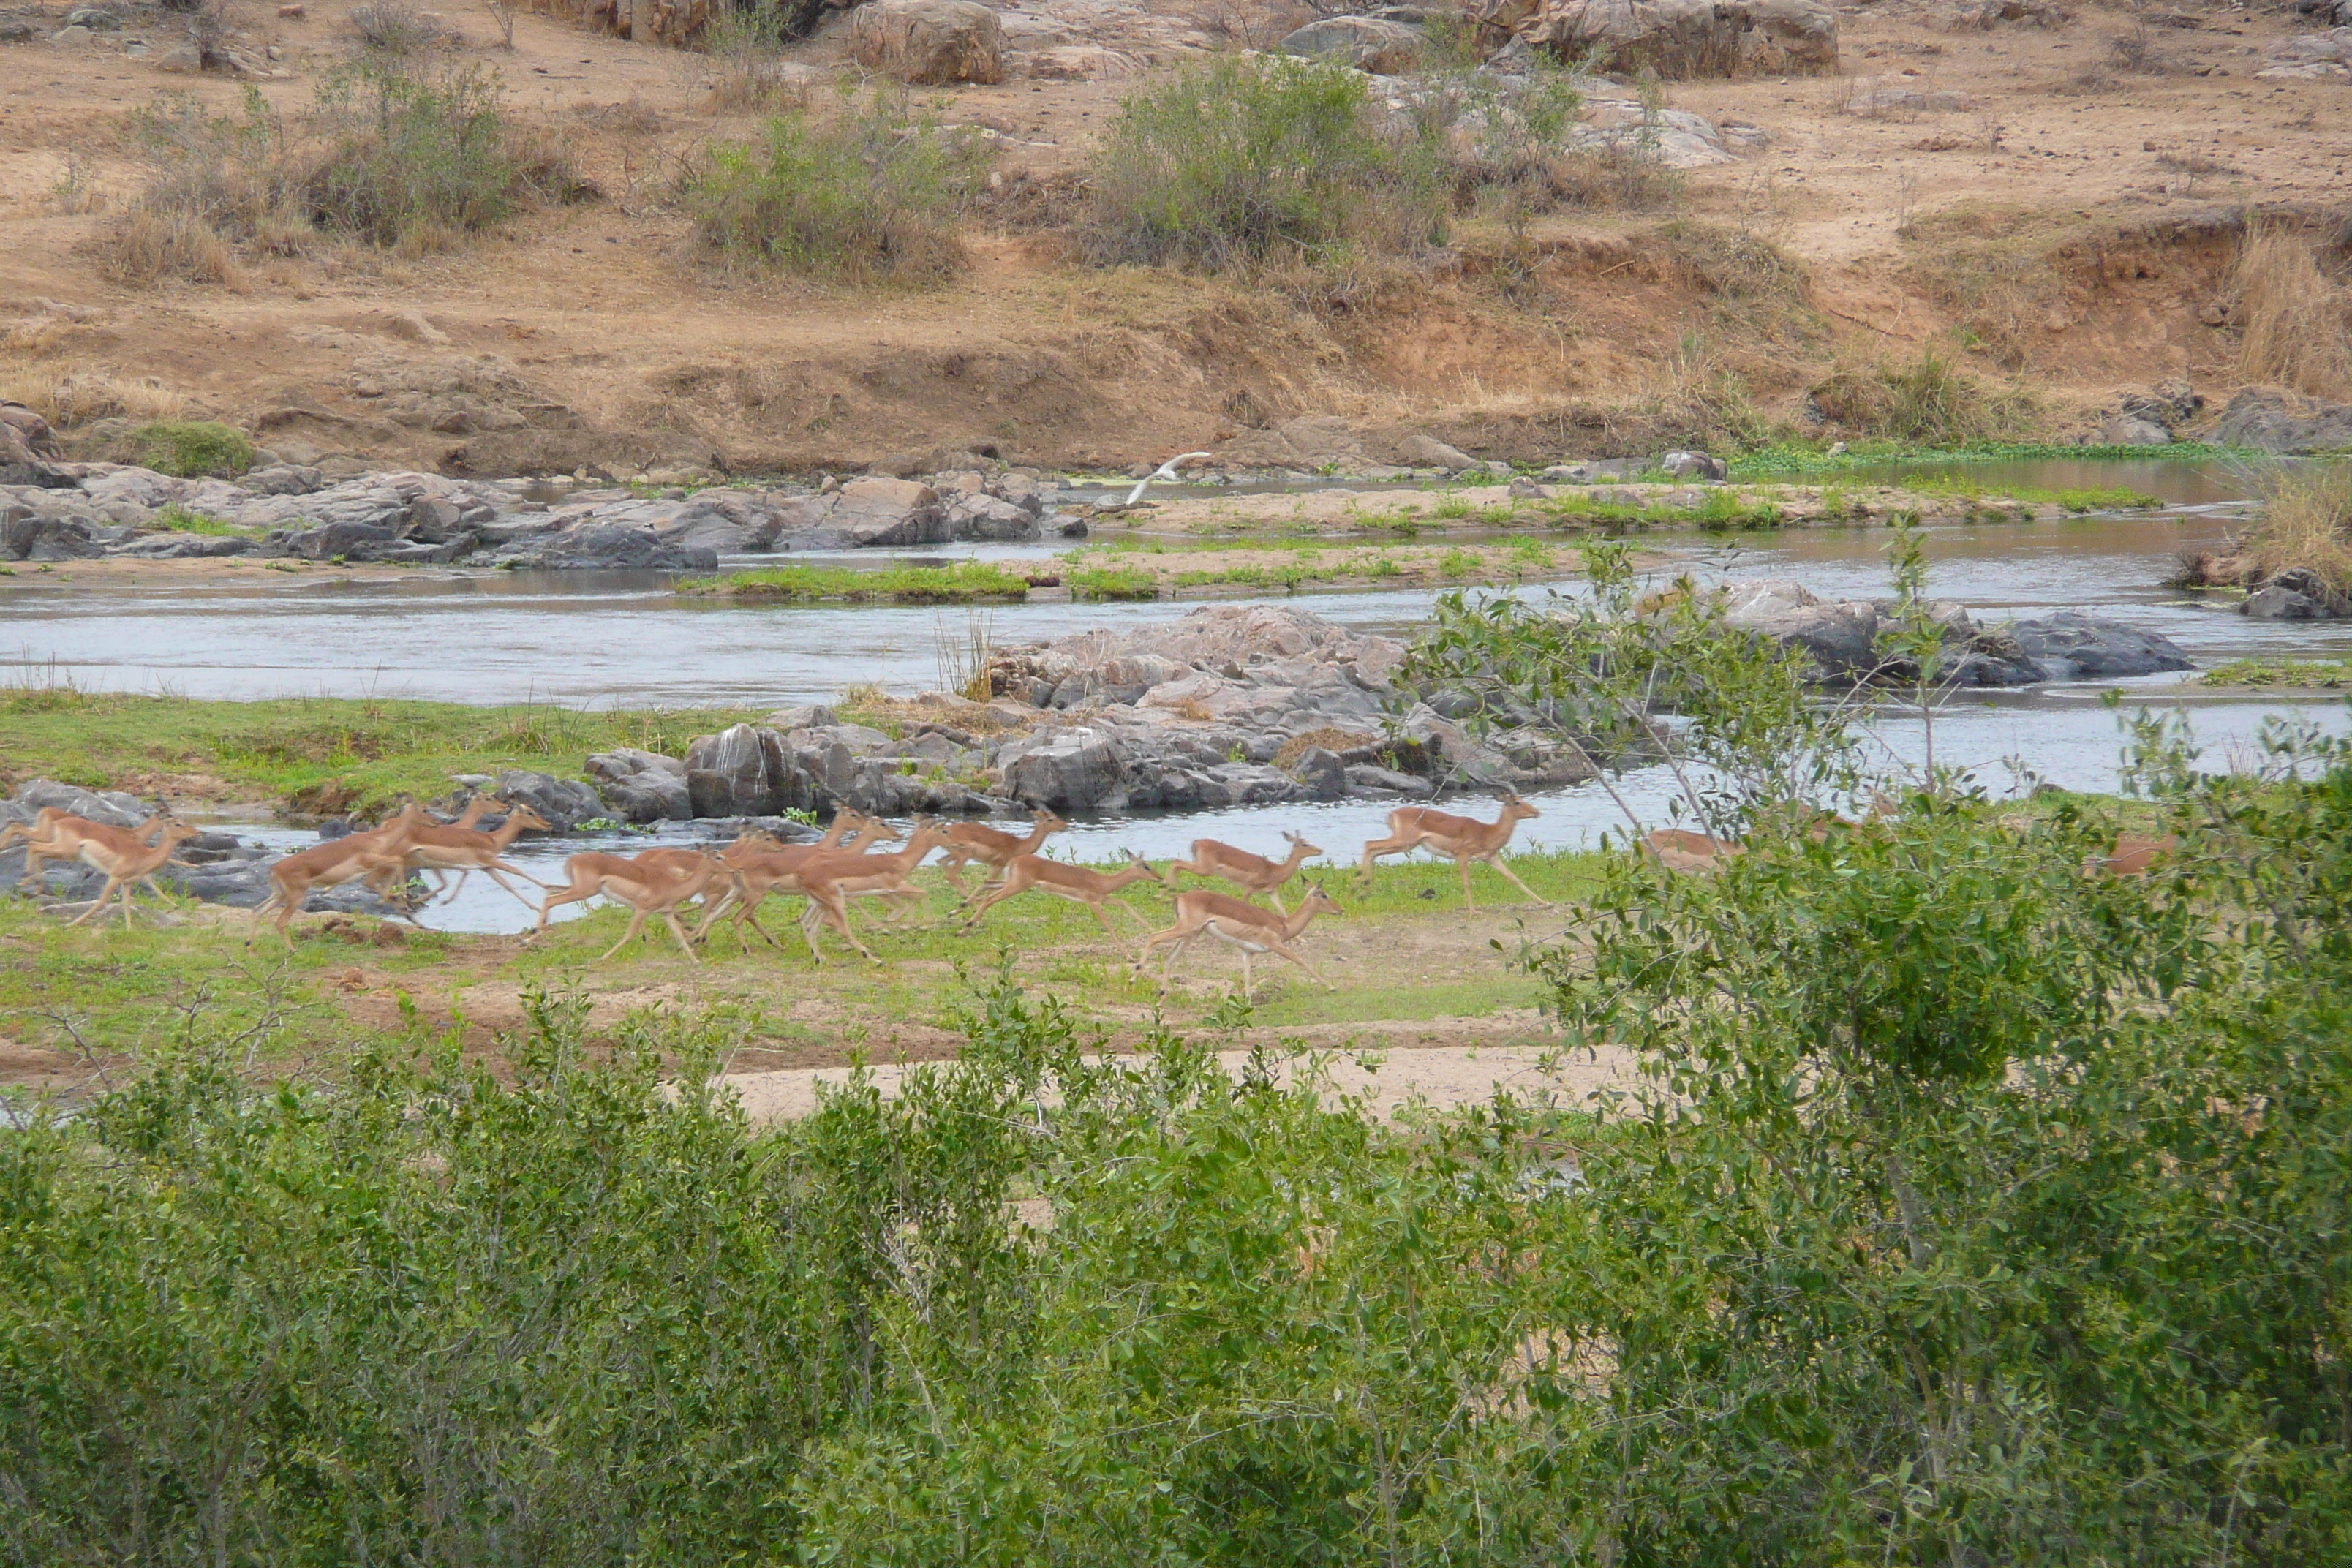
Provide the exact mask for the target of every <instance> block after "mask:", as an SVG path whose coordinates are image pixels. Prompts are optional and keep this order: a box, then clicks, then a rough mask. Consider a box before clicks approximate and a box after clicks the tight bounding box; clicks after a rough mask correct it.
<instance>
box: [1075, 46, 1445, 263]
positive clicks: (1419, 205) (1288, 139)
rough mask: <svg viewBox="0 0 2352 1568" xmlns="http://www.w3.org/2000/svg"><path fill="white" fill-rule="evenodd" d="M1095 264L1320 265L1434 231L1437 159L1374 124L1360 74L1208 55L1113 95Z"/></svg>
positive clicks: (1434, 239)
mask: <svg viewBox="0 0 2352 1568" xmlns="http://www.w3.org/2000/svg"><path fill="white" fill-rule="evenodd" d="M1093 179H1094V187H1095V188H1094V205H1093V214H1092V216H1091V219H1090V221H1089V224H1088V227H1087V236H1086V243H1087V248H1088V250H1089V252H1090V253H1091V255H1092V256H1093V257H1094V258H1095V259H1096V260H1097V261H1098V262H1104V263H1117V262H1145V263H1151V264H1159V265H1181V266H1189V267H1200V268H1207V269H1210V270H1222V269H1224V268H1238V267H1252V266H1258V265H1264V264H1266V263H1287V262H1295V261H1304V262H1307V263H1308V264H1316V265H1319V264H1325V263H1329V262H1333V261H1337V260H1340V259H1343V258H1348V257H1351V256H1362V255H1375V256H1376V255H1391V254H1410V253H1412V252H1414V251H1417V250H1420V249H1423V248H1424V247H1428V246H1431V245H1434V244H1438V243H1442V241H1443V239H1444V227H1445V192H1444V188H1443V186H1444V181H1443V178H1442V170H1441V165H1440V163H1439V161H1438V159H1437V158H1436V157H1435V156H1434V155H1433V153H1431V152H1430V151H1429V150H1428V149H1427V148H1426V147H1425V146H1424V145H1423V142H1422V141H1421V140H1420V139H1418V138H1416V137H1413V136H1412V135H1410V134H1405V135H1384V134H1382V133H1381V131H1380V130H1379V129H1377V128H1376V126H1375V124H1374V122H1373V119H1372V113H1371V105H1370V94H1369V91H1368V89H1367V88H1366V86H1365V79H1364V78H1363V77H1361V76H1360V75H1358V74H1356V73H1354V72H1350V71H1345V70H1340V69H1337V68H1332V67H1329V66H1325V65H1320V64H1317V63H1315V62H1312V61H1307V60H1299V59H1292V58H1267V59H1257V60H1241V59H1220V60H1218V61H1216V62H1215V63H1213V64H1212V65H1209V66H1206V67H1203V68H1197V69H1192V70H1187V71H1185V72H1183V73H1182V74H1181V75H1179V76H1177V77H1176V78H1174V79H1171V80H1170V81H1167V82H1164V83H1161V84H1160V85H1159V86H1156V87H1152V88H1149V89H1145V90H1143V91H1141V92H1139V93H1136V94H1134V95H1133V96H1131V97H1129V98H1128V99H1127V100H1124V101H1123V102H1122V103H1121V105H1120V109H1119V117H1118V120H1116V121H1113V122H1112V124H1111V126H1110V128H1109V130H1108V132H1107V133H1106V134H1105V136H1104V139H1103V143H1102V146H1101V148H1100V149H1099V150H1098V151H1097V153H1096V154H1095V159H1094V163H1093Z"/></svg>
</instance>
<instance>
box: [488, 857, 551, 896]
mask: <svg viewBox="0 0 2352 1568" xmlns="http://www.w3.org/2000/svg"><path fill="white" fill-rule="evenodd" d="M483 869H484V870H486V871H488V870H497V871H504V872H505V873H506V874H507V875H508V876H509V877H520V878H521V879H523V880H524V881H526V882H529V883H530V884H531V885H532V886H533V887H536V888H543V889H548V890H549V891H553V890H554V888H555V884H554V883H553V882H542V881H541V880H540V879H538V878H536V877H534V876H532V875H531V874H530V872H528V871H526V870H524V869H523V868H521V867H520V866H518V865H516V864H515V863H514V862H513V861H511V860H493V861H491V862H490V863H489V865H488V866H486V867H484V868H483Z"/></svg>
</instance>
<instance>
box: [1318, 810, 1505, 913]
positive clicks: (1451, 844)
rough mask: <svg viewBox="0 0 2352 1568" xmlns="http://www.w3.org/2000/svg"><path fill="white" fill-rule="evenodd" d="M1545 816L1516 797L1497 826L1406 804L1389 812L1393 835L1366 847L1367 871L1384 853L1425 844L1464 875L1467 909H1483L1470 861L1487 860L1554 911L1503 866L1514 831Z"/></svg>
mask: <svg viewBox="0 0 2352 1568" xmlns="http://www.w3.org/2000/svg"><path fill="white" fill-rule="evenodd" d="M1541 815H1543V814H1542V813H1541V812H1538V810H1536V808H1535V807H1534V806H1532V805H1528V803H1527V802H1526V801H1524V800H1521V799H1520V798H1519V797H1518V796H1517V795H1505V796H1504V797H1503V811H1502V815H1501V816H1499V817H1497V818H1496V820H1494V821H1493V822H1480V821H1478V820H1477V819H1476V818H1475V817H1469V816H1454V814H1453V813H1452V812H1449V811H1438V810H1435V809H1433V808H1432V807H1430V806H1426V805H1401V806H1399V807H1397V809H1396V810H1394V811H1391V812H1390V813H1389V836H1388V837H1386V838H1375V839H1373V840H1372V841H1371V842H1370V843H1369V844H1367V845H1365V846H1364V866H1363V868H1364V872H1365V874H1366V875H1370V872H1371V869H1372V862H1373V861H1375V860H1377V859H1379V858H1381V856H1383V855H1402V854H1404V853H1406V852H1407V851H1409V850H1413V849H1419V848H1421V847H1424V846H1426V847H1429V848H1431V849H1433V850H1435V851H1436V852H1437V853H1438V854H1440V855H1445V856H1450V857H1451V858H1453V861H1454V866H1455V867H1456V868H1458V869H1459V870H1460V871H1461V873H1462V902H1463V905H1464V907H1465V908H1466V909H1470V910H1475V909H1476V908H1477V907H1478V904H1477V900H1475V899H1473V898H1472V897H1471V896H1470V863H1471V862H1472V861H1474V860H1483V861H1485V862H1486V864H1487V865H1489V866H1492V867H1493V868H1495V869H1496V870H1497V871H1500V872H1501V873H1502V874H1503V875H1504V876H1505V877H1506V878H1507V879H1509V881H1510V884H1511V886H1513V887H1514V888H1517V889H1518V890H1519V891H1521V892H1522V893H1525V894H1526V895H1527V896H1528V897H1529V898H1531V899H1533V900H1535V901H1536V902H1538V903H1539V904H1541V905H1543V906H1544V907H1545V908H1546V909H1549V908H1550V907H1551V900H1549V899H1547V898H1545V897H1544V896H1543V895H1542V894H1540V893H1538V892H1537V891H1536V890H1535V889H1533V888H1530V887H1528V885H1527V884H1526V883H1525V882H1522V881H1520V880H1519V879H1518V874H1517V872H1515V871H1513V870H1512V869H1511V868H1509V867H1508V866H1506V865H1504V864H1503V850H1504V848H1505V847H1507V846H1508V845H1509V843H1510V842H1511V834H1512V833H1513V831H1515V830H1516V829H1517V826H1518V825H1519V824H1520V823H1522V822H1525V821H1527V820H1528V818H1529V817H1533V816H1541Z"/></svg>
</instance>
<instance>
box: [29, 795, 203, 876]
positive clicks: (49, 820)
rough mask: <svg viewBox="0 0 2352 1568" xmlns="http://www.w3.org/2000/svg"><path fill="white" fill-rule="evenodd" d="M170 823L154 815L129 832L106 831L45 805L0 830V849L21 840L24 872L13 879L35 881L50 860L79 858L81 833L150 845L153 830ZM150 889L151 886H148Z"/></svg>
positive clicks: (167, 818)
mask: <svg viewBox="0 0 2352 1568" xmlns="http://www.w3.org/2000/svg"><path fill="white" fill-rule="evenodd" d="M171 820H172V817H171V814H170V813H168V812H162V811H159V812H157V813H156V814H155V815H154V816H151V817H149V818H148V819H147V820H146V821H144V822H142V823H141V824H140V825H139V826H136V827H132V828H119V827H108V826H106V825H105V824H104V823H102V822H92V821H91V820H90V819H89V817H87V816H75V815H74V814H73V813H71V812H69V811H68V810H66V808H65V807H63V806H61V805H45V806H43V807H41V809H40V813H39V815H37V816H35V817H34V818H33V820H32V821H30V822H12V823H10V824H9V825H8V826H6V827H5V828H0V849H5V848H6V847H8V846H9V845H11V844H14V843H15V842H16V840H18V839H19V838H21V839H23V840H25V872H24V875H23V876H22V877H20V878H18V879H17V880H18V881H19V882H20V883H22V882H25V881H27V880H33V879H38V878H39V876H40V874H41V873H42V872H43V871H44V870H46V869H47V867H48V863H49V862H50V861H52V860H73V859H78V858H80V852H81V845H82V842H83V840H84V838H85V837H86V834H85V831H84V830H85V829H103V830H104V831H106V832H109V833H122V832H128V833H129V834H130V835H131V837H133V838H135V839H137V840H138V841H139V842H140V843H142V844H150V843H152V842H153V841H154V837H155V830H156V829H157V828H159V827H162V826H164V825H165V824H166V823H168V822H170V821H171ZM148 885H149V886H150V887H152V886H153V885H154V884H153V883H152V882H150V883H149V884H148Z"/></svg>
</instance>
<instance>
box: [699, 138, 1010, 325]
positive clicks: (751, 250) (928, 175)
mask: <svg viewBox="0 0 2352 1568" xmlns="http://www.w3.org/2000/svg"><path fill="white" fill-rule="evenodd" d="M984 164H985V156H984V154H983V153H982V152H981V151H980V150H979V146H978V143H976V142H972V141H971V140H970V139H968V138H966V137H965V136H963V135H961V133H957V132H948V131H944V130H941V129H940V126H939V125H938V123H937V122H936V121H934V120H932V119H930V118H929V117H928V116H923V117H918V116H915V115H913V114H911V113H910V112H909V110H908V107H907V104H906V103H905V101H904V100H902V99H898V98H894V97H886V96H883V95H880V94H877V95H875V96H874V97H872V98H869V99H867V100H864V101H863V102H860V101H858V100H845V101H844V102H843V104H842V105H841V108H840V110H839V112H838V113H837V114H835V116H834V117H832V118H830V119H824V120H819V119H815V118H813V117H812V116H810V115H808V114H806V113H803V112H797V111H796V112H793V113H789V114H782V115H778V116H777V117H775V118H774V119H772V120H771V121H768V125H767V131H766V134H765V137H764V139H763V140H762V141H761V142H759V143H757V144H753V145H740V144H739V145H730V146H721V147H718V148H715V149H713V150H712V152H711V153H710V156H709V159H708V160H707V161H706V162H705V163H703V165H702V166H701V167H700V168H699V169H698V170H697V171H696V172H695V173H694V174H692V175H691V176H690V177H689V178H688V180H687V182H686V183H685V184H684V186H683V188H682V190H681V192H680V195H682V197H683V198H684V200H685V203H686V206H687V210H688V212H690V213H692V214H693V216H694V225H695V236H696V238H697V239H698V241H699V243H700V244H701V245H703V246H704V247H706V248H708V249H710V250H713V251H716V252H718V253H719V254H720V255H722V256H724V257H726V258H728V259H729V260H730V261H732V262H735V263H737V264H739V265H742V266H747V267H752V268H775V269H777V270H781V271H786V272H798V273H803V274H805V275H807V276H810V277H814V278H821V279H827V280H829V281H835V282H848V283H876V282H895V283H912V284H925V283H936V282H939V281H940V280H942V279H946V278H947V277H949V276H950V275H951V274H953V273H954V272H955V271H956V270H957V269H958V268H961V266H962V264H963V247H962V246H961V244H960V243H959V242H958V241H957V239H956V236H955V222H956V217H957V215H958V214H959V213H960V212H961V209H962V206H963V204H964V202H965V201H966V199H967V198H968V197H969V196H970V195H971V193H972V191H973V190H974V189H975V188H976V186H977V184H978V181H979V179H980V177H981V175H982V171H983V168H984Z"/></svg>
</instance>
